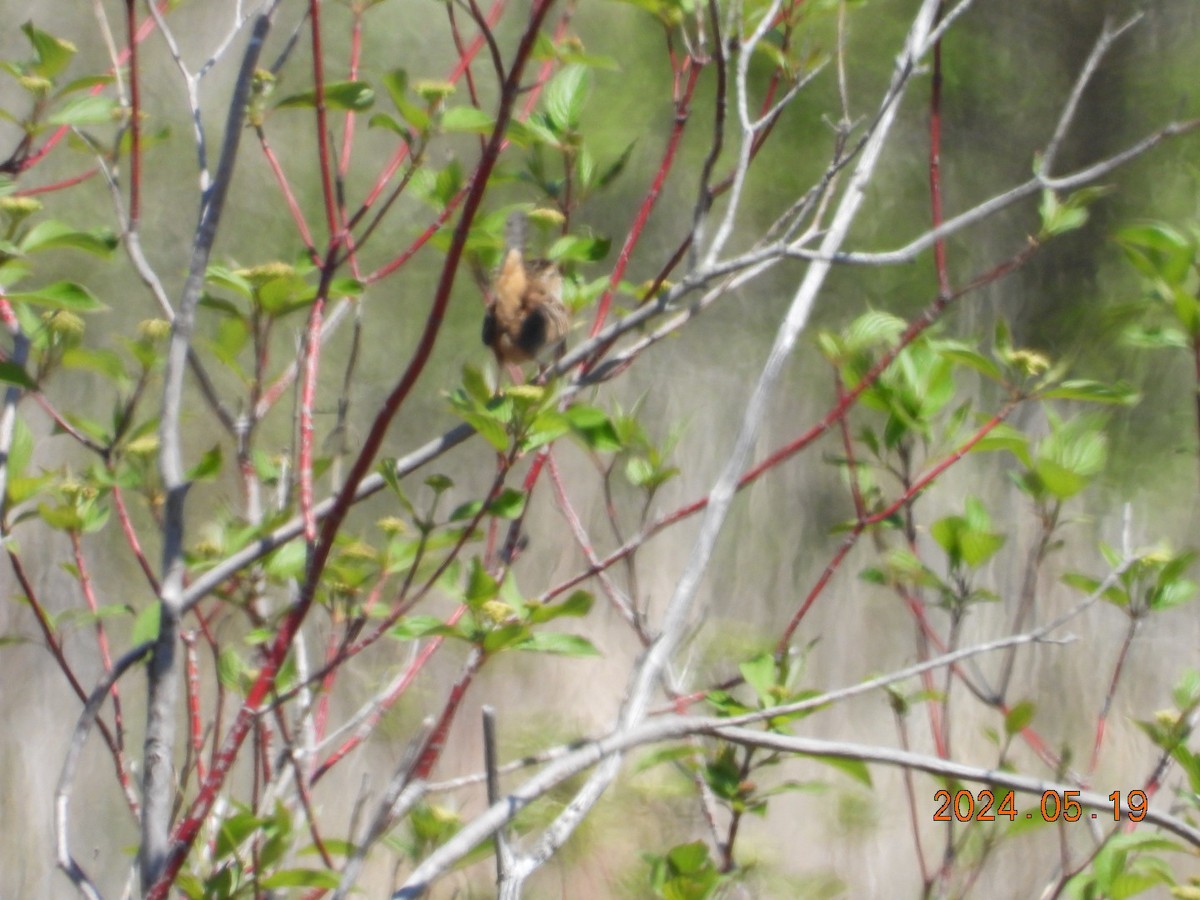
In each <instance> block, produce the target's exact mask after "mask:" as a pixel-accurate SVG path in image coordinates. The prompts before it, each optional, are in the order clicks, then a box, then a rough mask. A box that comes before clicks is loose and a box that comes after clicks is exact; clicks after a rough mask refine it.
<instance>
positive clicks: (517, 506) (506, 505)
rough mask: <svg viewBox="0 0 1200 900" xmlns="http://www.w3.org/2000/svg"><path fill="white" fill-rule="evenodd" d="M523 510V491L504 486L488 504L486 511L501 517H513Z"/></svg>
mask: <svg viewBox="0 0 1200 900" xmlns="http://www.w3.org/2000/svg"><path fill="white" fill-rule="evenodd" d="M524 510H525V492H524V491H519V490H516V489H515V488H505V489H504V490H503V491H501V492H500V496H498V497H497V498H496V499H495V500H493V501H492V502H491V503H489V504H488V513H489V514H491V515H493V516H497V517H499V518H501V519H515V518H517V516H519V515H521V513H522V512H523V511H524Z"/></svg>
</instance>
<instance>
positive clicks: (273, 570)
mask: <svg viewBox="0 0 1200 900" xmlns="http://www.w3.org/2000/svg"><path fill="white" fill-rule="evenodd" d="M307 563H308V548H307V547H305V546H304V542H303V541H290V542H289V543H286V544H284V545H283V546H282V547H280V548H279V549H278V550H276V551H275V552H273V553H272V554H271V555H270V556H268V557H267V560H266V562H265V563H264V565H263V571H264V572H265V573H266V575H267V577H268V578H271V579H274V580H275V581H278V582H282V581H286V580H288V579H291V578H299V577H300V576H302V575H303V574H304V567H305V566H306V565H307Z"/></svg>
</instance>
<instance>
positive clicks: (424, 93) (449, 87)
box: [413, 81, 456, 103]
mask: <svg viewBox="0 0 1200 900" xmlns="http://www.w3.org/2000/svg"><path fill="white" fill-rule="evenodd" d="M413 90H414V91H416V93H417V96H418V97H420V98H422V99H423V100H425V101H427V102H429V103H436V102H438V101H439V100H444V99H446V98H447V97H449V96H450V95H451V94H453V93H454V91H455V90H456V88H455V87H454V85H453V84H451V83H450V82H449V81H418V82H415V83H414V84H413Z"/></svg>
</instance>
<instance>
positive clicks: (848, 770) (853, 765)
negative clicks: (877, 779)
mask: <svg viewBox="0 0 1200 900" xmlns="http://www.w3.org/2000/svg"><path fill="white" fill-rule="evenodd" d="M812 758H813V759H815V760H816V761H817V762H823V763H825V764H826V765H829V766H833V767H834V768H835V769H837V770H838V771H840V772H843V773H844V774H846V775H849V776H850V777H851V778H853V779H854V780H855V781H860V782H862V783H863V784H865V785H866V786H867V787H870V786H871V772H870V770H869V769H868V768H867V764H866V763H865V762H863V761H862V760H861V759H841V758H839V757H836V756H814V757H812Z"/></svg>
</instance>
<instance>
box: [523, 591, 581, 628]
mask: <svg viewBox="0 0 1200 900" xmlns="http://www.w3.org/2000/svg"><path fill="white" fill-rule="evenodd" d="M594 602H595V598H594V597H593V596H592V595H591V594H590V593H588V592H587V591H582V590H580V591H575V592H574V593H572V594H571V596H570V597H568V598H567V599H566V600H564V601H563V602H562V603H548V604H545V605H539V604H535V603H532V602H531V603H530V604H529V621H530V622H532V623H533V624H535V625H540V624H541V623H542V622H549V621H550V620H551V619H557V618H559V617H560V616H586V615H587V614H588V612H589V611H591V608H592V604H593V603H594Z"/></svg>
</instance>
